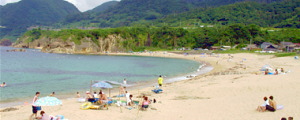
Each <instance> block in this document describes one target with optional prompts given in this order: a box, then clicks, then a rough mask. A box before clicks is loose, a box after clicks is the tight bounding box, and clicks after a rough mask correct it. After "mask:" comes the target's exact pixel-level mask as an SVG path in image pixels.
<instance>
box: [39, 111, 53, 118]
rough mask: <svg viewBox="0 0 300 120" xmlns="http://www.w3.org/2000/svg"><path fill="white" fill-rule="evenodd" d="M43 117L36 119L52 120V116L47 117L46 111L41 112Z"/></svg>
mask: <svg viewBox="0 0 300 120" xmlns="http://www.w3.org/2000/svg"><path fill="white" fill-rule="evenodd" d="M40 114H41V116H38V117H36V119H38V120H50V116H49V115H47V114H46V113H45V112H44V111H41V113H40Z"/></svg>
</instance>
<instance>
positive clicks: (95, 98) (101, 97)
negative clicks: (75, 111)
mask: <svg viewBox="0 0 300 120" xmlns="http://www.w3.org/2000/svg"><path fill="white" fill-rule="evenodd" d="M86 101H88V102H93V103H94V102H96V103H99V104H103V103H107V102H108V101H109V100H108V98H107V96H106V94H104V92H102V90H100V92H99V94H97V92H94V94H93V95H92V94H91V93H90V91H86Z"/></svg>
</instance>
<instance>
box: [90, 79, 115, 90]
mask: <svg viewBox="0 0 300 120" xmlns="http://www.w3.org/2000/svg"><path fill="white" fill-rule="evenodd" d="M92 87H96V88H104V89H106V88H113V86H111V84H109V83H107V82H103V81H101V82H97V83H95V84H93V85H92Z"/></svg>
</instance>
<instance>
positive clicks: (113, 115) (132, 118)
mask: <svg viewBox="0 0 300 120" xmlns="http://www.w3.org/2000/svg"><path fill="white" fill-rule="evenodd" d="M112 55H132V54H122V53H115V54H112ZM134 55H140V56H157V57H172V58H180V59H190V60H195V61H199V62H206V63H207V64H209V65H211V66H213V67H214V69H213V70H212V71H210V72H208V73H206V74H203V75H199V76H196V77H193V78H191V79H188V80H183V81H177V82H172V83H166V84H164V85H163V87H162V89H163V93H160V94H155V93H153V92H151V90H152V89H154V87H152V86H149V87H146V88H137V89H132V90H129V92H130V93H131V94H133V96H134V97H133V100H141V99H140V98H136V96H138V95H140V94H141V93H144V94H147V95H148V97H149V98H150V99H156V100H157V102H156V103H151V105H150V108H148V110H147V111H139V110H138V109H131V110H130V109H127V108H126V107H118V106H117V105H115V104H113V105H111V106H109V109H108V110H81V109H80V105H81V104H83V103H80V102H77V98H75V95H74V98H70V99H63V100H62V102H63V105H60V106H47V107H42V108H43V110H44V111H45V112H46V113H47V114H50V115H64V116H65V118H66V119H68V120H100V119H107V120H229V119H230V120H280V119H281V118H282V117H286V118H287V117H289V116H292V117H293V118H294V119H295V120H297V119H299V118H300V109H299V108H300V102H299V99H300V94H299V93H300V88H299V86H300V73H299V71H300V60H296V59H294V58H293V57H274V56H272V55H257V54H247V53H239V54H232V55H231V56H233V57H230V56H229V55H228V54H220V55H214V56H208V55H199V54H197V55H187V56H185V55H182V54H173V53H165V52H157V53H154V54H149V53H139V54H134ZM266 64H269V65H270V66H272V68H273V69H276V68H284V70H285V71H288V73H286V74H281V75H264V74H263V73H264V72H263V71H260V68H261V67H262V66H264V65H266ZM34 92H35V91H34ZM34 92H33V94H34ZM116 94H117V93H113V95H116ZM270 95H272V96H274V100H275V101H276V102H277V104H278V105H283V106H284V108H283V109H281V110H277V111H275V112H257V111H256V108H257V106H259V105H261V104H262V103H263V102H264V101H263V97H265V96H266V97H269V96H270ZM42 96H46V95H45V94H43V93H42V94H41V97H42ZM32 97H33V96H32ZM114 99H116V100H118V98H114ZM122 99H124V98H122ZM12 107H13V108H16V109H17V110H11V111H7V112H0V118H1V120H28V119H29V116H30V115H31V114H32V108H31V105H30V104H27V105H22V106H12ZM5 109H8V108H3V109H1V111H2V110H5Z"/></svg>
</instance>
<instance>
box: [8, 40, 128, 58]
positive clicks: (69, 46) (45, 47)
mask: <svg viewBox="0 0 300 120" xmlns="http://www.w3.org/2000/svg"><path fill="white" fill-rule="evenodd" d="M28 39H30V38H29V37H26V36H25V37H22V38H21V39H20V40H18V41H17V42H16V43H14V44H13V47H18V48H34V49H41V51H42V52H46V53H69V54H89V53H104V52H117V51H124V50H125V49H123V47H122V45H121V43H122V41H124V39H123V38H122V37H120V36H119V35H108V36H107V37H105V38H99V39H98V40H97V41H96V42H95V41H93V40H92V39H91V38H87V37H85V38H83V39H81V40H80V43H77V44H76V43H75V42H74V41H73V40H72V39H73V38H72V37H69V38H68V39H67V40H62V39H60V38H47V37H41V38H39V39H36V40H33V41H32V42H26V41H29V40H28Z"/></svg>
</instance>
